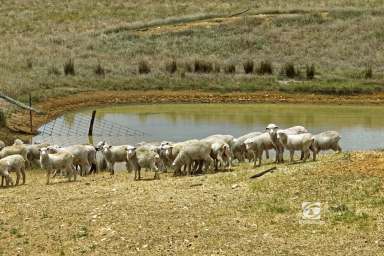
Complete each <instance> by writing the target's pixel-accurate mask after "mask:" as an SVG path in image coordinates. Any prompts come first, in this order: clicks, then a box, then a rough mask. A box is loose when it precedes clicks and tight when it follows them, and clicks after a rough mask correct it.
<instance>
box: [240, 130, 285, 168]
mask: <svg viewBox="0 0 384 256" xmlns="http://www.w3.org/2000/svg"><path fill="white" fill-rule="evenodd" d="M244 144H245V147H246V150H247V151H250V152H252V153H253V160H254V162H253V166H254V167H256V166H261V158H262V154H263V151H267V150H271V149H275V150H276V147H275V145H274V144H273V142H272V140H271V136H270V134H269V133H266V132H265V133H262V134H260V135H257V136H255V137H251V138H248V139H246V140H245V141H244ZM278 156H279V155H278V151H277V150H276V162H278ZM257 160H259V164H258V165H257V164H256V163H257Z"/></svg>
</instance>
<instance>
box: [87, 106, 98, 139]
mask: <svg viewBox="0 0 384 256" xmlns="http://www.w3.org/2000/svg"><path fill="white" fill-rule="evenodd" d="M95 116H96V110H93V111H92V118H91V123H90V124H89V130H88V136H92V134H93V123H94V122H95Z"/></svg>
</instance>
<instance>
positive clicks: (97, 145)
mask: <svg viewBox="0 0 384 256" xmlns="http://www.w3.org/2000/svg"><path fill="white" fill-rule="evenodd" d="M105 144H106V143H105V141H104V140H103V141H100V142H99V143H97V144H96V146H95V149H96V151H101V150H102V149H103V146H104V145H105Z"/></svg>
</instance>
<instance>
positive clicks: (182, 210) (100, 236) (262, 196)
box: [0, 152, 384, 255]
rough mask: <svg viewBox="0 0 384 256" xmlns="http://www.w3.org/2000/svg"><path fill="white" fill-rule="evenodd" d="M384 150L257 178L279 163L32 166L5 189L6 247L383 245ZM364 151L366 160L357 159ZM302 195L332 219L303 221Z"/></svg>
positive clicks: (343, 248)
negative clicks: (65, 173)
mask: <svg viewBox="0 0 384 256" xmlns="http://www.w3.org/2000/svg"><path fill="white" fill-rule="evenodd" d="M383 156H384V155H383V153H374V152H366V153H352V154H347V153H346V154H338V155H330V156H324V157H321V160H320V161H318V162H315V163H312V162H309V163H306V164H294V165H279V166H278V170H277V171H275V172H274V173H271V174H267V175H265V176H263V177H261V178H258V179H255V180H251V179H249V176H251V175H252V174H254V173H257V172H259V171H262V170H264V169H266V168H268V167H270V166H271V164H268V165H264V166H263V167H261V168H258V169H256V170H255V169H252V168H250V165H249V164H243V165H242V166H241V167H237V168H235V170H234V171H232V172H223V173H217V174H209V175H204V176H199V177H180V178H174V177H171V176H170V175H168V174H167V175H165V174H164V175H162V176H161V180H159V181H152V180H145V181H140V182H134V181H133V176H132V174H127V173H126V172H120V173H118V174H117V175H115V176H110V175H109V174H106V173H101V174H97V175H96V176H90V177H85V178H80V179H79V181H77V182H72V183H67V182H66V181H64V180H62V179H60V178H57V179H56V181H55V182H54V184H52V185H49V186H47V185H45V184H44V180H45V179H44V173H42V172H41V171H38V170H33V171H32V172H29V173H28V176H27V185H24V186H19V187H14V188H9V189H2V190H0V191H1V193H0V202H1V203H0V239H1V241H2V242H1V243H0V255H16V254H19V255H52V254H54V255H56V254H59V255H81V254H84V255H123V254H124V255H130V254H137V253H139V254H140V255H170V254H176V255H181V254H183V255H202V254H204V255H211V254H219V255H234V254H236V255H255V254H266V255H277V254H279V255H282V254H284V255H307V254H319V255H320V254H321V255H346V254H348V255H352V254H359V255H377V254H378V253H379V252H380V251H382V248H381V247H382V246H383V241H384V240H383V236H382V232H383V230H384V226H383V224H384V222H383V219H382V214H381V213H382V211H383V210H384V200H382V195H383V190H382V185H381V184H382V182H383V179H384V175H383V173H380V172H379V171H378V172H375V173H370V172H369V170H370V168H371V166H376V163H378V162H380V163H381V162H382V161H381V159H382V158H383ZM361 160H364V162H366V163H367V164H366V165H362V166H365V167H366V168H365V167H361V166H360V165H358V164H354V163H359V162H360V161H361ZM327 163H328V164H327ZM368 163H369V164H368ZM333 166H340V168H335V170H333ZM360 169H362V170H360ZM364 170H368V172H365V171H364ZM144 176H145V178H152V177H153V174H152V173H145V175H144ZM195 185H196V186H195ZM234 185H235V186H234ZM303 201H320V202H322V203H323V204H324V205H325V206H327V207H326V208H327V209H328V210H327V211H325V212H324V213H323V217H322V218H323V220H324V221H325V223H324V224H323V225H317V224H312V225H310V224H306V225H301V224H299V219H300V212H301V209H300V208H301V203H302V202H303Z"/></svg>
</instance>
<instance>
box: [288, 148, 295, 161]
mask: <svg viewBox="0 0 384 256" xmlns="http://www.w3.org/2000/svg"><path fill="white" fill-rule="evenodd" d="M289 154H290V160H289V162H290V163H293V155H294V154H295V151H294V150H290V151H289Z"/></svg>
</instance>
